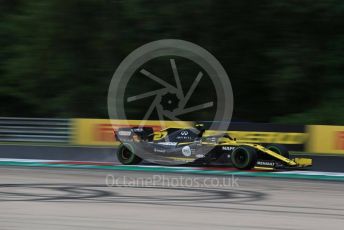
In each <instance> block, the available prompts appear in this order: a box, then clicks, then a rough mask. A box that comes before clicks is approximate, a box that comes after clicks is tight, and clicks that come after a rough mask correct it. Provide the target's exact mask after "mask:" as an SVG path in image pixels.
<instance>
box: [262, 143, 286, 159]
mask: <svg viewBox="0 0 344 230" xmlns="http://www.w3.org/2000/svg"><path fill="white" fill-rule="evenodd" d="M265 148H267V149H269V150H271V151H273V152H275V153H278V154H279V155H282V156H284V157H285V158H288V159H290V158H289V157H290V156H289V152H288V149H287V148H286V147H284V146H283V145H278V144H269V145H267V146H266V147H265Z"/></svg>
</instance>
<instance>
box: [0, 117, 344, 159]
mask: <svg viewBox="0 0 344 230" xmlns="http://www.w3.org/2000/svg"><path fill="white" fill-rule="evenodd" d="M0 123H1V124H0V142H2V143H4V142H6V143H8V142H15V143H18V142H25V143H52V144H57V143H59V144H63V145H68V144H72V145H82V146H116V145H118V141H117V140H115V137H114V129H118V128H120V127H128V126H132V127H133V126H138V125H140V124H141V125H142V121H140V120H129V121H125V120H109V119H50V118H8V117H0ZM202 123H204V124H205V127H206V128H207V126H210V123H211V122H202ZM145 126H148V127H152V128H153V129H154V130H155V131H158V130H160V129H163V128H167V127H171V126H172V127H188V126H189V127H190V126H192V123H190V122H174V121H162V122H160V121H146V123H145ZM227 132H228V133H229V134H230V135H231V136H233V137H236V138H237V140H238V141H241V142H249V143H260V144H265V143H278V144H283V145H287V147H288V149H289V150H292V151H305V152H309V153H321V154H344V126H326V125H310V126H303V125H281V124H268V123H238V122H232V123H230V126H229V128H228V131H227ZM211 134H214V131H208V132H206V133H205V135H211Z"/></svg>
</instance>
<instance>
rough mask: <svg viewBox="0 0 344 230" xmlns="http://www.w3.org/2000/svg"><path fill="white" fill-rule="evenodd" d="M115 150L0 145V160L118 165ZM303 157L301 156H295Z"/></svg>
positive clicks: (317, 163)
mask: <svg viewBox="0 0 344 230" xmlns="http://www.w3.org/2000/svg"><path fill="white" fill-rule="evenodd" d="M115 152H116V148H96V147H93V148H92V147H70V146H68V147H66V146H62V147H57V146H20V145H0V158H18V159H46V160H69V161H103V162H113V163H114V164H119V162H118V161H117V158H116V156H115V155H116V154H115ZM297 156H303V155H297ZM306 157H310V158H312V159H313V166H312V168H311V170H314V171H325V172H344V157H340V156H329V155H306Z"/></svg>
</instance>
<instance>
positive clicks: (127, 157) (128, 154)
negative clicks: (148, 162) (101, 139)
mask: <svg viewBox="0 0 344 230" xmlns="http://www.w3.org/2000/svg"><path fill="white" fill-rule="evenodd" d="M117 159H118V160H119V162H121V163H122V164H124V165H136V164H139V163H140V162H141V161H142V159H141V158H140V157H138V156H136V155H135V154H134V153H133V152H132V151H130V150H129V149H128V147H127V146H125V145H123V144H121V145H120V146H118V149H117Z"/></svg>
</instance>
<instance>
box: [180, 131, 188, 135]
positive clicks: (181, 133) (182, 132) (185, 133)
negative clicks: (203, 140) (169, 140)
mask: <svg viewBox="0 0 344 230" xmlns="http://www.w3.org/2000/svg"><path fill="white" fill-rule="evenodd" d="M188 134H189V132H188V131H186V130H185V131H181V132H180V135H182V136H187V135H188Z"/></svg>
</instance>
